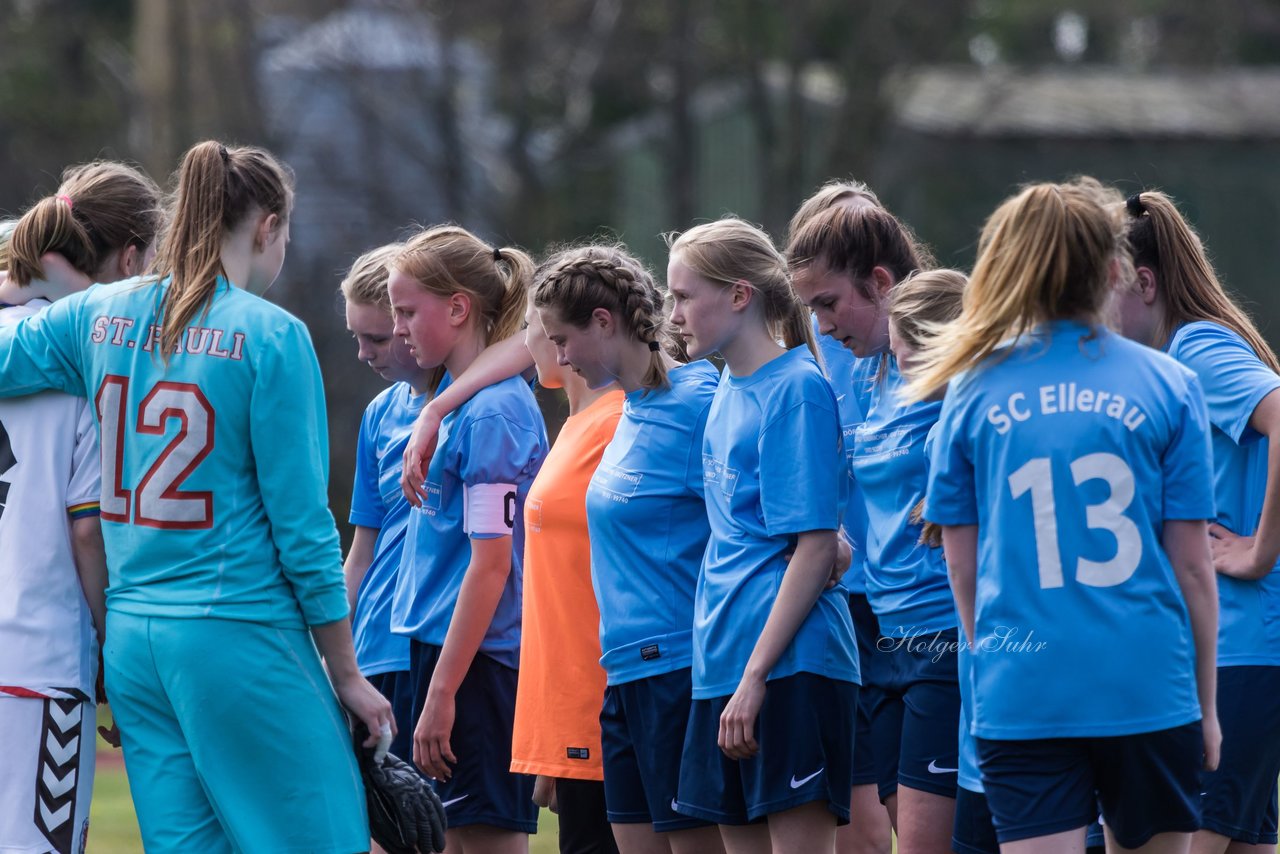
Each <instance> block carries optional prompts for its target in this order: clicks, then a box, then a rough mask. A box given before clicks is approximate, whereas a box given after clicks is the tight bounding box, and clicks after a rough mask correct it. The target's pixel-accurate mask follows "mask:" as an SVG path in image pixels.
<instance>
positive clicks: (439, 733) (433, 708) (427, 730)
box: [413, 689, 458, 780]
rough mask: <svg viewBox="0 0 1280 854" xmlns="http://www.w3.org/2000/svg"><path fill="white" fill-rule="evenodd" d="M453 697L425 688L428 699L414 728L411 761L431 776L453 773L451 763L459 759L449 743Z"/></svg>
mask: <svg viewBox="0 0 1280 854" xmlns="http://www.w3.org/2000/svg"><path fill="white" fill-rule="evenodd" d="M455 711H456V709H455V706H454V698H453V697H452V696H448V697H446V696H441V695H440V694H437V693H433V692H432V691H431V690H430V689H428V690H427V701H426V704H425V705H424V706H423V707H422V714H421V715H419V716H418V725H417V726H416V727H415V728H414V730H413V762H414V764H415V765H417V766H418V767H419V768H421V769H422V770H423V772H424V773H426V775H427V776H428V777H430V778H432V779H433V780H448V779H449V778H450V777H452V776H453V769H452V768H450V767H449V766H450V765H455V764H457V762H458V759H457V757H455V756H454V755H453V749H452V748H450V746H449V736H450V734H451V733H452V732H453V719H454V714H455Z"/></svg>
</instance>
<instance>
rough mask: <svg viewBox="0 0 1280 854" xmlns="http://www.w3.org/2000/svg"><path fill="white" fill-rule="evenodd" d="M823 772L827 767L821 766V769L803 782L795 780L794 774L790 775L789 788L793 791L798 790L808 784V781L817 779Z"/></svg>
mask: <svg viewBox="0 0 1280 854" xmlns="http://www.w3.org/2000/svg"><path fill="white" fill-rule="evenodd" d="M825 770H827V766H825V765H823V766H822V767H821V768H819V769H818V770H817V771H814V772H813V773H812V774H810V775H809V776H808V777H805V778H804V779H803V780H797V779H796V775H795V774H792V775H791V788H793V789H798V788H800V787H801V786H803V785H804V784H805V783H807V782H809V781H810V780H812V779H813V778H814V777H817V776H818V775H819V774H821V773H822V772H823V771H825Z"/></svg>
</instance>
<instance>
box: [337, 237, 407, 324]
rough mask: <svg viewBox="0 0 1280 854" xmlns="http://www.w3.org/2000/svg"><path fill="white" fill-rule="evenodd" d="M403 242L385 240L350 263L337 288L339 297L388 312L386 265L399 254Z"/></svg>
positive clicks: (389, 300)
mask: <svg viewBox="0 0 1280 854" xmlns="http://www.w3.org/2000/svg"><path fill="white" fill-rule="evenodd" d="M403 248H404V246H403V244H400V243H388V244H387V245H386V246H379V247H378V248H377V249H370V250H369V251H368V252H366V253H364V254H363V255H361V256H360V257H359V258H357V259H356V260H355V261H353V262H352V263H351V269H350V271H348V272H347V275H346V277H345V278H344V279H343V280H342V284H340V285H339V286H338V290H339V291H341V293H342V298H343V299H345V300H346V301H347V302H350V303H355V304H356V305H371V306H375V307H377V308H380V309H382V310H383V311H385V312H386V313H387V314H391V295H390V294H389V293H388V292H387V277H388V275H389V274H390V270H389V267H390V265H391V262H392V261H393V260H395V257H396V256H397V255H399V254H400V250H401V249H403Z"/></svg>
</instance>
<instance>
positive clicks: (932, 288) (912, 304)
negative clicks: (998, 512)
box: [889, 270, 969, 549]
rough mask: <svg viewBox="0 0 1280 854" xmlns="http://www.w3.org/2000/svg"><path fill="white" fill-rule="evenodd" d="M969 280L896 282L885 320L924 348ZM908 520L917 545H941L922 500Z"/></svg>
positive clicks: (951, 314) (938, 274)
mask: <svg viewBox="0 0 1280 854" xmlns="http://www.w3.org/2000/svg"><path fill="white" fill-rule="evenodd" d="M968 284H969V279H968V277H967V276H965V274H964V273H961V272H960V271H959V270H928V271H926V272H923V273H915V274H913V275H910V276H908V277H907V278H906V279H904V280H903V281H901V282H899V283H898V286H897V287H896V288H894V289H893V293H892V294H891V295H890V296H889V323H890V325H891V326H892V327H893V328H894V329H895V330H896V331H897V333H898V337H899V338H901V339H903V341H904V342H905V343H906V344H907V346H909V347H910V348H911V349H913V350H915V351H917V352H920V351H923V350H925V349H926V348H927V347H928V346H929V344H930V342H931V341H932V340H933V339H934V338H936V337H937V336H938V335H939V334H940V333H941V332H942V330H943V328H944V327H945V326H946V325H947V324H948V323H951V322H952V321H953V320H955V319H956V318H957V317H959V316H960V307H961V302H962V300H963V299H964V289H965V287H966V286H967V285H968ZM908 519H909V520H910V521H911V523H912V524H914V525H920V526H921V527H920V539H919V540H918V542H919V543H920V544H921V545H924V546H929V547H930V548H935V549H936V548H940V547H941V546H942V528H941V527H940V526H938V525H935V524H934V523H932V522H930V521H929V520H927V519H925V518H924V499H921V500H920V501H919V503H917V504H916V506H915V507H913V508H912V509H911V513H910V515H909V516H908Z"/></svg>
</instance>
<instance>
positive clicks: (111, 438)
mask: <svg viewBox="0 0 1280 854" xmlns="http://www.w3.org/2000/svg"><path fill="white" fill-rule="evenodd" d="M128 397H129V378H128V377H122V376H117V375H115V374H108V375H107V376H106V378H104V379H103V381H102V385H100V386H99V387H98V393H97V394H96V395H95V396H94V399H93V402H94V406H95V407H96V409H97V415H98V423H99V424H101V425H102V518H103V519H107V520H110V521H112V522H122V523H124V524H129V523H130V522H132V523H133V524H135V525H145V526H147V527H150V528H173V529H179V530H196V529H201V528H211V527H213V493H212V492H208V491H183V490H181V489H180V487H181V486H182V483H183V481H185V480H186V479H187V478H188V477H189V476H190V475H191V473H192V472H193V471H195V469H196V467H197V466H199V465H200V463H201V462H202V461H203V460H204V459H205V457H207V456H209V452H210V451H212V450H213V438H214V437H213V427H214V416H213V407H212V406H211V405H210V404H209V400H208V398H206V397H205V396H204V393H203V392H202V391H200V388H199V386H196V385H194V384H192V383H179V382H169V381H161V382H158V383H156V384H155V385H154V386H152V387H151V390H150V391H148V392H147V394H146V397H144V398H143V399H142V403H141V404H139V405H138V417H137V421H136V423H135V428H134V430H135V432H136V433H138V434H140V435H141V436H159V437H164V436H165V434H166V433H167V432H168V431H169V429H170V422H177V426H178V431H177V433H176V434H175V435H174V437H173V438H172V439H170V440H169V442H168V444H166V445H165V446H164V447H163V448H162V449H161V450H160V452H159V454H158V455H157V456H156V457H155V458H154V460H152V461H151V464H150V466H149V467H148V468H147V470H146V473H145V474H144V475H143V476H142V478H141V479H140V480H139V481H138V483H137V484H136V486H132V488H131V487H129V486H126V485H125V484H124V470H125V465H124V462H125V454H126V453H143V451H142V450H141V449H142V448H144V447H146V443H145V442H144V441H142V440H141V439H135V440H134V441H126V440H127V439H129V438H130V436H129V435H128V430H127V427H126V418H125V401H126V400H128Z"/></svg>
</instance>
